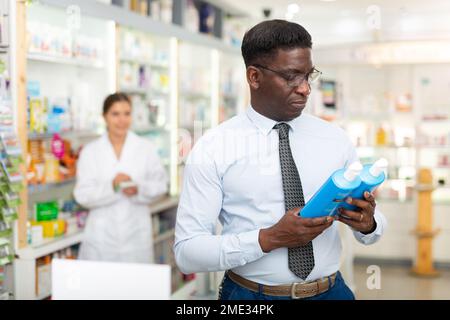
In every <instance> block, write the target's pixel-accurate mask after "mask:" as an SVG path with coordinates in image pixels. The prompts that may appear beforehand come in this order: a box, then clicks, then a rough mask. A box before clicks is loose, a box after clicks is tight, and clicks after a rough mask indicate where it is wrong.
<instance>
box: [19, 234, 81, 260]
mask: <svg viewBox="0 0 450 320" xmlns="http://www.w3.org/2000/svg"><path fill="white" fill-rule="evenodd" d="M83 237H84V231H79V232H77V233H74V234H71V235H64V236H62V237H58V238H55V239H46V240H44V242H43V243H41V244H39V245H31V246H29V247H26V248H24V249H19V250H18V251H17V252H16V253H17V255H18V256H19V259H24V260H35V259H38V258H40V257H44V256H46V255H49V254H52V253H54V252H56V251H59V250H62V249H65V248H68V247H71V246H73V245H76V244H78V243H81V241H83Z"/></svg>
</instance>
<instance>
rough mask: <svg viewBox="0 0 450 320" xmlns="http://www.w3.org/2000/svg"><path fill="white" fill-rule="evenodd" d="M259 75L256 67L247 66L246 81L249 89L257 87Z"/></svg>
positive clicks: (256, 88) (259, 79)
mask: <svg viewBox="0 0 450 320" xmlns="http://www.w3.org/2000/svg"><path fill="white" fill-rule="evenodd" d="M261 76H262V74H261V72H260V71H259V70H258V69H257V68H255V67H253V66H250V67H248V68H247V82H248V84H249V85H250V88H251V89H253V90H258V89H259V86H260V81H261Z"/></svg>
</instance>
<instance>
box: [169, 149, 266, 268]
mask: <svg viewBox="0 0 450 320" xmlns="http://www.w3.org/2000/svg"><path fill="white" fill-rule="evenodd" d="M222 201H223V190H222V184H221V178H220V175H219V173H218V171H217V167H216V165H215V163H214V160H213V158H212V157H211V156H210V155H208V152H206V150H205V148H202V147H201V143H200V142H199V143H198V144H197V145H196V147H195V148H194V149H193V150H192V152H191V154H190V156H189V159H188V161H187V164H186V166H185V171H184V182H183V189H182V193H181V197H180V202H179V205H178V212H177V221H176V227H175V243H174V253H175V259H176V262H177V265H178V267H179V269H180V270H181V271H182V272H183V273H186V274H189V273H195V272H207V271H221V270H227V269H231V268H234V267H238V266H242V265H245V264H247V263H249V262H252V261H255V260H257V259H259V258H260V257H262V256H263V255H264V253H263V252H262V250H261V247H260V244H259V229H257V230H249V231H246V232H242V233H237V234H226V235H216V234H215V231H216V226H217V223H218V217H219V215H220V212H221V210H222Z"/></svg>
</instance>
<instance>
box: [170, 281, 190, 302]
mask: <svg viewBox="0 0 450 320" xmlns="http://www.w3.org/2000/svg"><path fill="white" fill-rule="evenodd" d="M195 291H196V279H193V280H191V281H189V282H188V283H186V284H184V285H183V286H182V287H181V288H179V289H178V290H177V291H175V292H174V293H173V294H172V296H171V297H170V298H171V299H172V300H189V299H191V298H192V297H193V295H194V294H195Z"/></svg>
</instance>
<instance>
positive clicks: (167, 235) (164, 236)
mask: <svg viewBox="0 0 450 320" xmlns="http://www.w3.org/2000/svg"><path fill="white" fill-rule="evenodd" d="M174 236H175V229H170V230H168V231H165V232H163V233H161V234H159V235H157V236H156V237H154V239H153V244H157V243H160V242H163V241H166V240H168V239H170V238H172V237H174Z"/></svg>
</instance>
